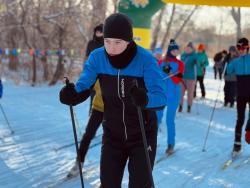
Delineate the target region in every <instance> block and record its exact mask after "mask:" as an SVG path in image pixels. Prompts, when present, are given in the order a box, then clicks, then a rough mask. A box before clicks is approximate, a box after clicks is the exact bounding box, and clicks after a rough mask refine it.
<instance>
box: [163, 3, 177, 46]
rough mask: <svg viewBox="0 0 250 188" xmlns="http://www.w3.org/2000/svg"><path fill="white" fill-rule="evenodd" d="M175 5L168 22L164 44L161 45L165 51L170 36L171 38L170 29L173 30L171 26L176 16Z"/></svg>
mask: <svg viewBox="0 0 250 188" xmlns="http://www.w3.org/2000/svg"><path fill="white" fill-rule="evenodd" d="M175 7H176V6H175V4H173V8H172V14H171V17H170V20H169V22H168V25H167V30H166V32H165V34H164V36H163V40H162V43H161V48H162V49H164V47H165V46H166V43H167V39H168V36H169V33H170V29H171V26H172V23H173V20H174V15H175Z"/></svg>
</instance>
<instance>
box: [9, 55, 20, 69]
mask: <svg viewBox="0 0 250 188" xmlns="http://www.w3.org/2000/svg"><path fill="white" fill-rule="evenodd" d="M9 61H10V62H9V69H10V70H13V71H17V65H18V57H17V56H14V55H12V54H10V56H9Z"/></svg>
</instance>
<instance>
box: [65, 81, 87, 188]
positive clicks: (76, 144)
mask: <svg viewBox="0 0 250 188" xmlns="http://www.w3.org/2000/svg"><path fill="white" fill-rule="evenodd" d="M65 82H66V86H68V85H69V79H68V78H67V77H65ZM69 109H70V116H71V121H72V127H73V132H74V139H75V146H76V154H77V161H78V167H79V172H80V179H81V185H82V188H84V183H83V175H82V165H81V162H80V160H79V159H80V156H79V149H78V140H77V134H76V125H75V119H74V112H73V106H72V105H69Z"/></svg>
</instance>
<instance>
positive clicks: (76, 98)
mask: <svg viewBox="0 0 250 188" xmlns="http://www.w3.org/2000/svg"><path fill="white" fill-rule="evenodd" d="M59 95H60V101H61V103H63V104H66V105H72V106H75V105H77V104H79V103H81V102H83V101H85V100H86V99H87V98H88V97H89V95H90V90H85V91H82V92H80V93H77V92H76V90H75V84H74V83H68V84H67V85H66V86H64V87H63V88H62V89H61V91H60V94H59Z"/></svg>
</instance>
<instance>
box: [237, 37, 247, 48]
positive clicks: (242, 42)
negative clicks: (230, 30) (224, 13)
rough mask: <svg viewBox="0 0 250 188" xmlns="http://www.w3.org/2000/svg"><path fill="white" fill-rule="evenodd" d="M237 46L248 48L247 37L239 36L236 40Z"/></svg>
mask: <svg viewBox="0 0 250 188" xmlns="http://www.w3.org/2000/svg"><path fill="white" fill-rule="evenodd" d="M237 48H243V49H249V41H248V39H247V38H241V39H239V40H238V43H237Z"/></svg>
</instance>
